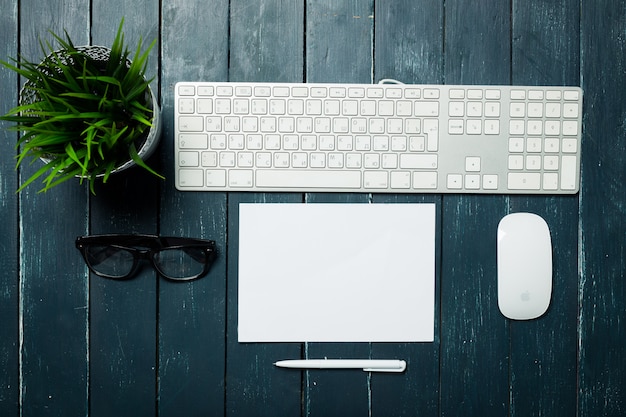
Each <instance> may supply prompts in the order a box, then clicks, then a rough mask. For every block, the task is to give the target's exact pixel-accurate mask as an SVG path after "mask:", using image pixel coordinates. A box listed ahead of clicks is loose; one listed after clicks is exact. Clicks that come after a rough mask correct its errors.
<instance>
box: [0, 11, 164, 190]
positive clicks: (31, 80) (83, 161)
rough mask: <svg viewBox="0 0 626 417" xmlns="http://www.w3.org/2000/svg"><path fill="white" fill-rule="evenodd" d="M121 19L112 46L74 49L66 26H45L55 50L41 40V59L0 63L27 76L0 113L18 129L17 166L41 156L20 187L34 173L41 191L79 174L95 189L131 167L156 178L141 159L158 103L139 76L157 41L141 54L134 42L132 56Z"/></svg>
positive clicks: (150, 141) (155, 128) (148, 149)
mask: <svg viewBox="0 0 626 417" xmlns="http://www.w3.org/2000/svg"><path fill="white" fill-rule="evenodd" d="M123 24H124V20H123V19H122V21H121V23H120V25H119V28H118V30H117V34H116V36H115V39H114V41H113V44H112V45H111V47H110V48H105V47H101V46H78V47H77V46H74V44H73V42H72V40H71V39H70V36H69V35H68V33H67V31H65V38H61V37H60V36H58V35H57V34H55V33H53V32H50V33H51V34H52V36H53V37H54V38H55V39H56V41H57V42H58V43H59V45H60V49H58V50H55V49H54V48H52V47H51V45H50V43H48V42H46V44H45V45H44V44H43V42H40V46H41V49H42V51H43V53H44V55H46V57H45V58H44V59H43V61H42V62H40V63H38V64H34V63H32V62H30V61H28V60H26V59H24V58H23V57H20V59H19V60H18V59H14V60H13V64H12V63H8V62H4V61H0V62H1V63H2V64H3V65H4V66H5V67H7V68H9V69H11V70H13V71H15V72H17V73H18V74H19V75H21V76H22V77H24V78H25V79H26V82H25V84H24V86H23V88H22V90H21V92H20V101H19V104H18V106H16V107H14V108H13V109H11V110H10V111H9V112H8V113H7V114H6V115H4V116H1V117H0V120H5V121H9V122H15V125H13V126H11V127H10V129H12V130H15V131H18V132H20V133H21V135H20V138H19V140H18V144H17V147H18V148H19V149H20V150H19V152H18V156H17V167H19V166H20V165H21V164H22V163H23V162H24V161H25V160H27V159H34V160H37V159H41V160H42V161H43V162H44V165H43V166H42V167H41V168H40V169H38V170H36V171H35V172H34V173H33V174H32V175H31V176H30V177H29V178H28V179H27V180H26V181H24V183H23V184H22V185H21V186H20V187H19V189H18V192H19V191H21V190H23V189H24V187H26V186H27V185H29V184H30V183H32V182H33V181H35V180H36V179H38V178H42V180H43V185H44V186H43V188H42V190H41V191H47V190H49V189H51V188H52V187H54V186H56V185H58V184H60V183H62V182H64V181H67V180H68V179H70V178H74V177H79V178H80V180H81V183H82V181H83V180H85V179H86V180H88V181H89V184H90V190H91V192H92V193H94V185H95V183H96V181H97V180H98V179H101V180H102V181H103V182H106V181H107V179H108V178H109V176H110V175H111V174H113V173H115V172H119V171H122V170H124V169H126V168H128V167H130V166H133V165H138V166H141V167H143V168H145V169H146V170H148V171H149V172H151V173H153V174H155V175H157V176H159V177H161V175H159V174H158V173H157V172H155V171H154V170H153V169H152V168H150V167H149V166H148V165H147V164H146V163H145V162H144V160H145V159H147V158H148V156H150V154H151V153H152V151H153V150H154V149H155V147H156V145H157V143H158V140H159V136H160V118H159V106H158V104H157V99H156V97H155V95H154V93H153V92H152V89H151V88H150V82H151V81H152V80H151V79H150V80H149V79H146V77H145V72H146V67H147V61H148V54H149V52H150V50H151V49H152V47H153V46H154V44H155V43H156V40H155V41H153V42H152V44H151V45H150V46H149V47H148V48H147V50H146V51H144V52H143V53H142V52H141V46H142V42H141V40H140V41H139V44H138V46H137V49H136V51H135V53H134V55H133V56H132V59H131V57H130V52H129V50H128V48H127V47H126V46H125V44H124V35H123V32H122V26H123ZM14 64H15V65H14ZM161 178H163V177H161Z"/></svg>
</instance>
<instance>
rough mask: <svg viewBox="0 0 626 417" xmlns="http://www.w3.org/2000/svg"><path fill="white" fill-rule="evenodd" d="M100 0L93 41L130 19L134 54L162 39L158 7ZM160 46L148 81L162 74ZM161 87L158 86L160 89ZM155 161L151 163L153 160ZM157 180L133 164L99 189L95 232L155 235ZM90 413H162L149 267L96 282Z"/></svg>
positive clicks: (102, 40)
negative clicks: (122, 277)
mask: <svg viewBox="0 0 626 417" xmlns="http://www.w3.org/2000/svg"><path fill="white" fill-rule="evenodd" d="M111 6H112V5H111V3H110V2H109V3H106V2H99V1H95V2H93V3H92V7H93V16H97V18H94V20H93V22H92V29H91V38H92V42H93V43H94V44H104V45H110V44H111V43H112V42H113V39H114V37H115V34H116V31H117V27H118V25H119V23H120V21H121V19H122V18H124V20H125V22H124V27H123V31H124V40H125V42H126V44H127V45H128V47H129V49H130V50H131V51H133V52H134V50H135V48H136V47H137V45H138V42H139V39H140V38H141V39H142V41H143V42H144V50H145V47H146V46H147V45H149V44H150V42H151V41H152V39H153V38H155V37H157V36H158V15H159V10H158V5H157V4H156V3H154V2H152V1H149V0H146V1H138V2H132V3H124V4H121V3H120V4H116V5H115V7H111ZM157 57H158V48H157V47H155V48H154V49H153V50H152V52H151V59H150V62H149V67H148V68H149V69H148V71H147V72H148V76H150V74H157V73H158V60H157V59H156V58H157ZM153 85H154V86H155V88H156V86H158V83H154V84H153ZM150 162H152V161H150ZM158 181H159V180H158V179H157V178H156V177H154V176H153V175H151V174H149V173H147V172H145V171H144V170H143V169H141V168H138V167H133V168H132V169H130V170H128V171H125V172H121V173H119V175H116V176H113V177H111V178H110V180H109V181H108V182H107V183H106V184H100V186H99V187H98V188H97V190H96V195H95V196H92V197H91V201H90V233H91V234H107V233H156V232H157V231H158V229H157V218H158V217H157V216H158V212H157V207H158V205H157V202H158V195H157V191H158V187H157V184H158ZM90 305H91V321H90V323H91V327H90V345H91V346H92V348H91V349H90V380H91V384H90V415H91V416H110V415H117V416H131V415H153V414H155V407H156V401H155V398H154V397H155V390H156V385H157V382H156V380H157V379H156V378H157V371H156V369H157V352H156V346H157V332H156V329H157V318H158V315H157V314H156V313H157V274H156V272H155V271H153V270H152V269H151V268H150V267H146V268H143V269H142V270H141V271H140V273H139V274H138V275H137V276H136V277H134V278H133V279H131V280H125V281H115V280H107V279H102V278H100V277H98V276H95V275H92V277H91V291H90Z"/></svg>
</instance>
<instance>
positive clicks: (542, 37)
mask: <svg viewBox="0 0 626 417" xmlns="http://www.w3.org/2000/svg"><path fill="white" fill-rule="evenodd" d="M577 5H578V2H577V1H569V2H567V1H565V2H561V3H560V4H556V3H554V4H552V3H548V2H544V1H530V2H524V3H523V4H522V3H521V2H517V3H515V4H514V8H513V17H512V22H513V31H512V35H513V42H512V48H513V49H512V59H513V61H512V73H511V74H512V82H513V84H517V85H545V84H547V85H579V68H580V65H579V62H580V47H579V45H580V38H579V33H580V27H579V19H580V15H579V9H578V7H577ZM563 34H567V36H563ZM510 208H511V211H512V212H520V211H521V212H524V211H525V212H532V213H536V214H539V215H540V216H542V217H543V218H544V219H545V220H546V222H547V223H548V225H549V227H550V230H551V238H552V246H553V296H552V301H551V307H550V309H549V311H548V312H547V314H545V315H544V316H543V317H541V318H540V319H538V320H532V321H528V322H516V321H512V322H511V325H510V329H511V336H510V337H511V356H510V373H511V382H510V384H511V405H510V407H511V414H512V415H549V416H572V415H575V414H576V406H575V404H576V395H577V393H576V390H577V383H576V368H577V367H576V364H577V358H576V344H577V337H578V336H577V331H576V330H577V316H578V283H577V281H578V280H577V277H578V269H577V266H578V265H577V262H572V260H574V259H576V258H577V251H578V211H579V210H578V198H577V196H554V197H551V198H537V197H524V196H512V197H511V198H510Z"/></svg>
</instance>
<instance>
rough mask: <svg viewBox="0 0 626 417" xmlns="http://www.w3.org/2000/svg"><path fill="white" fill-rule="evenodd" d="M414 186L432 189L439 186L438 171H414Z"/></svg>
mask: <svg viewBox="0 0 626 417" xmlns="http://www.w3.org/2000/svg"><path fill="white" fill-rule="evenodd" d="M413 188H415V189H426V190H432V189H436V188H437V172H419V171H418V172H414V173H413Z"/></svg>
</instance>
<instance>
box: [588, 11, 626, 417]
mask: <svg viewBox="0 0 626 417" xmlns="http://www.w3.org/2000/svg"><path fill="white" fill-rule="evenodd" d="M624 16H626V4H625V3H624V2H622V1H618V0H604V1H588V0H584V1H583V2H582V11H581V17H582V22H581V36H582V42H581V44H582V47H583V56H582V58H583V62H582V67H581V72H582V80H583V85H582V86H583V89H584V91H585V101H584V118H583V141H582V146H583V148H582V183H581V193H580V196H581V213H580V227H581V230H582V240H581V242H580V244H579V245H580V246H579V251H580V252H579V262H580V265H579V267H580V270H581V274H582V276H581V278H580V283H579V292H580V313H579V326H580V328H579V337H580V352H579V361H580V365H579V375H580V376H579V378H580V379H579V383H580V386H579V402H578V407H579V409H578V412H579V415H605V416H619V415H624V414H625V413H626V366H624V357H625V356H626V327H624V322H625V320H626V301H625V300H626V283H625V281H624V271H626V244H625V239H624V236H626V222H625V221H624V219H626V193H624V183H625V182H626V163H625V159H626V158H625V157H624V155H626V128H625V126H626V125H625V123H624V120H626V102H625V101H624V91H626V75H625V74H626V48H625V42H624V33H625V31H626V20H625V19H624Z"/></svg>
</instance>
